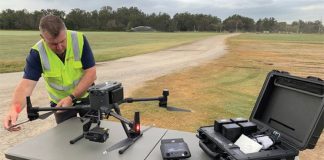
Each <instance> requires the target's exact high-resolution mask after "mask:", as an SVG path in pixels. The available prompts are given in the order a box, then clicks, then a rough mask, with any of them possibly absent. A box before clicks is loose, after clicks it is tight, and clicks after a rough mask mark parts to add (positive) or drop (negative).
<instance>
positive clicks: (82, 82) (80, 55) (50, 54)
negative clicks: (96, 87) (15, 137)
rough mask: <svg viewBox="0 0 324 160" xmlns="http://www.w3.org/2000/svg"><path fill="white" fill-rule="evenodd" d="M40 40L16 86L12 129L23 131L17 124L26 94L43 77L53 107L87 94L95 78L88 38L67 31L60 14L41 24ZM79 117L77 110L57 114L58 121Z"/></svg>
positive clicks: (8, 123)
mask: <svg viewBox="0 0 324 160" xmlns="http://www.w3.org/2000/svg"><path fill="white" fill-rule="evenodd" d="M39 30H40V36H41V38H42V39H41V40H40V41H39V42H37V43H36V44H35V45H34V46H33V47H32V48H31V50H30V53H29V55H28V57H27V59H26V65H25V69H24V76H23V78H22V80H21V81H20V83H19V84H18V86H17V87H16V89H15V91H14V93H13V98H12V103H11V109H10V111H9V113H8V115H7V116H6V118H5V120H4V127H5V128H6V129H9V130H10V131H17V130H20V128H19V127H12V128H11V126H13V125H15V124H16V121H17V118H18V115H19V113H20V112H21V110H22V109H23V108H24V106H25V105H26V96H30V95H31V94H32V91H33V89H34V88H35V86H36V83H37V81H38V80H39V78H40V77H41V76H42V77H43V78H44V80H45V83H46V89H47V92H48V95H49V99H50V102H51V106H52V107H66V106H72V105H73V102H74V101H75V99H76V98H85V97H87V95H88V94H87V93H86V90H87V89H88V88H89V87H90V86H91V85H92V84H93V83H94V81H95V80H96V68H95V60H94V57H93V54H92V51H91V48H90V46H89V44H88V41H87V39H86V37H85V36H84V35H83V34H82V33H79V32H75V31H70V30H67V29H66V27H65V24H64V22H63V21H62V19H60V18H59V17H57V16H53V15H47V16H45V17H43V18H42V19H41V20H40V24H39ZM74 116H76V111H60V112H56V113H55V119H56V122H57V123H61V122H63V121H64V120H66V119H69V118H71V117H74Z"/></svg>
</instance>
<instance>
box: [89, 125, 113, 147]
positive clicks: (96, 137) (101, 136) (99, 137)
mask: <svg viewBox="0 0 324 160" xmlns="http://www.w3.org/2000/svg"><path fill="white" fill-rule="evenodd" d="M108 131H109V129H108V128H100V127H94V128H92V129H91V130H90V131H89V132H87V133H86V134H85V136H84V137H85V139H88V140H90V141H93V142H100V143H103V142H105V141H106V140H107V139H108V138H109V133H108Z"/></svg>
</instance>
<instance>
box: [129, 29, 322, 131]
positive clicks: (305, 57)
mask: <svg viewBox="0 0 324 160" xmlns="http://www.w3.org/2000/svg"><path fill="white" fill-rule="evenodd" d="M283 37H284V38H283ZM297 37H298V38H297ZM312 37H313V38H312ZM297 39H298V40H297ZM296 42H298V43H296ZM227 43H228V45H229V53H228V54H226V55H225V56H223V57H221V58H220V59H217V60H214V61H213V62H212V63H209V64H206V65H203V66H200V67H196V68H193V69H190V70H186V71H185V72H182V73H174V74H172V75H168V76H164V77H160V78H158V79H155V80H153V81H150V82H148V83H147V86H146V87H144V88H142V89H139V90H137V91H136V92H135V93H134V94H135V95H136V96H139V97H141V96H145V95H159V94H161V93H159V92H160V91H161V89H163V87H167V88H169V89H170V94H171V96H170V104H174V105H175V106H179V107H185V108H189V109H192V110H193V111H194V112H193V113H189V114H186V113H169V112H166V111H164V110H161V109H158V108H152V107H151V108H149V109H147V106H150V105H154V104H153V103H152V104H147V105H146V106H140V105H138V106H130V107H129V108H132V109H133V110H135V109H138V108H140V109H139V110H142V111H143V114H144V115H143V117H144V119H146V120H145V121H146V122H147V123H155V124H157V125H158V126H160V127H165V128H173V129H180V130H186V131H195V130H196V129H197V128H198V127H199V126H202V125H208V124H212V123H213V120H215V119H219V118H224V117H245V118H249V115H250V113H251V111H252V108H253V107H254V103H255V100H256V97H257V96H258V94H259V91H260V89H261V86H262V84H263V82H264V80H265V77H266V75H267V73H268V72H269V71H271V70H273V69H277V70H285V71H288V72H290V73H291V74H294V75H299V76H308V75H311V76H317V77H320V78H322V79H324V56H322V54H323V50H324V45H323V43H324V36H322V35H280V34H277V35H276V34H241V35H240V36H237V37H234V38H231V39H229V41H228V42H227ZM127 108H128V107H127ZM130 113H131V112H130ZM154 113H158V114H154ZM174 121H176V122H183V123H174Z"/></svg>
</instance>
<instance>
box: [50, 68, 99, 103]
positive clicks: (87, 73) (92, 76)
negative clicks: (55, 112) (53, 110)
mask: <svg viewBox="0 0 324 160" xmlns="http://www.w3.org/2000/svg"><path fill="white" fill-rule="evenodd" d="M96 79H97V76H96V67H95V66H93V67H91V68H88V69H86V70H84V75H83V76H82V78H81V80H80V82H79V84H78V85H77V86H76V88H75V89H74V91H73V93H72V95H73V96H74V97H81V96H82V95H83V94H84V93H85V92H86V91H87V89H88V88H89V87H90V86H91V85H92V84H93V83H94V81H95V80H96ZM56 106H57V107H62V106H63V107H66V106H72V99H71V97H70V96H67V97H65V98H63V99H61V100H60V102H59V103H57V105H56Z"/></svg>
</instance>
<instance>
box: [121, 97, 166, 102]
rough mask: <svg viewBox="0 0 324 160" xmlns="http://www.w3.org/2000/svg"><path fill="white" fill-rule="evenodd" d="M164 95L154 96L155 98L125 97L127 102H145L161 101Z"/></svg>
mask: <svg viewBox="0 0 324 160" xmlns="http://www.w3.org/2000/svg"><path fill="white" fill-rule="evenodd" d="M162 98H163V97H154V98H125V99H124V102H125V103H133V102H144V101H160V100H161V99H162Z"/></svg>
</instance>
